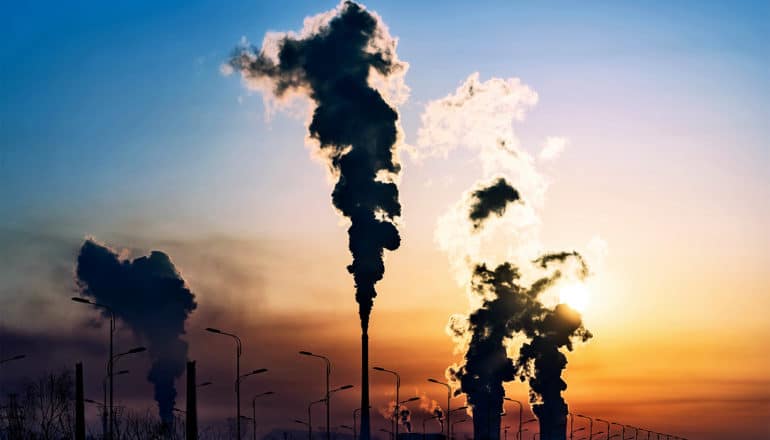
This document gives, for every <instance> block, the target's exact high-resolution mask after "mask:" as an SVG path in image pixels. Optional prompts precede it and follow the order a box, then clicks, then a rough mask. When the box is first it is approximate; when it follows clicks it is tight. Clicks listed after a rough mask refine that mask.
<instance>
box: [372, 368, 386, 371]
mask: <svg viewBox="0 0 770 440" xmlns="http://www.w3.org/2000/svg"><path fill="white" fill-rule="evenodd" d="M372 370H377V371H385V369H384V368H382V367H372Z"/></svg>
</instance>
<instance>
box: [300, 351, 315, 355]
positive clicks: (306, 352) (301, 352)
mask: <svg viewBox="0 0 770 440" xmlns="http://www.w3.org/2000/svg"><path fill="white" fill-rule="evenodd" d="M299 354H301V355H304V356H313V353H311V352H309V351H305V350H302V351H300V352H299Z"/></svg>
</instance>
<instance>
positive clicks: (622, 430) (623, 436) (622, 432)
mask: <svg viewBox="0 0 770 440" xmlns="http://www.w3.org/2000/svg"><path fill="white" fill-rule="evenodd" d="M612 425H615V426H619V427H620V440H626V425H623V424H622V423H616V422H610V426H612ZM611 438H612V435H611V431H610V429H609V428H607V440H609V439H611Z"/></svg>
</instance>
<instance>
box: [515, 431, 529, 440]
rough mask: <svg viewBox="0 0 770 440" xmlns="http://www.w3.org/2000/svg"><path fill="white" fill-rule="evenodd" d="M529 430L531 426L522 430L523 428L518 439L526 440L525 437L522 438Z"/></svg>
mask: <svg viewBox="0 0 770 440" xmlns="http://www.w3.org/2000/svg"><path fill="white" fill-rule="evenodd" d="M527 431H529V428H524V429H522V430H521V433H520V434H519V438H518V439H517V440H524V439H523V438H522V436H523V435H524V433H525V432H527Z"/></svg>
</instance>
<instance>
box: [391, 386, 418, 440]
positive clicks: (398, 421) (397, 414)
mask: <svg viewBox="0 0 770 440" xmlns="http://www.w3.org/2000/svg"><path fill="white" fill-rule="evenodd" d="M418 400H420V398H419V397H417V396H415V397H410V398H408V399H406V400H402V401H400V402H398V403H397V404H396V417H397V420H396V431H395V433H396V440H398V425H399V423H400V422H401V405H406V404H407V403H409V402H416V401H418Z"/></svg>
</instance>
